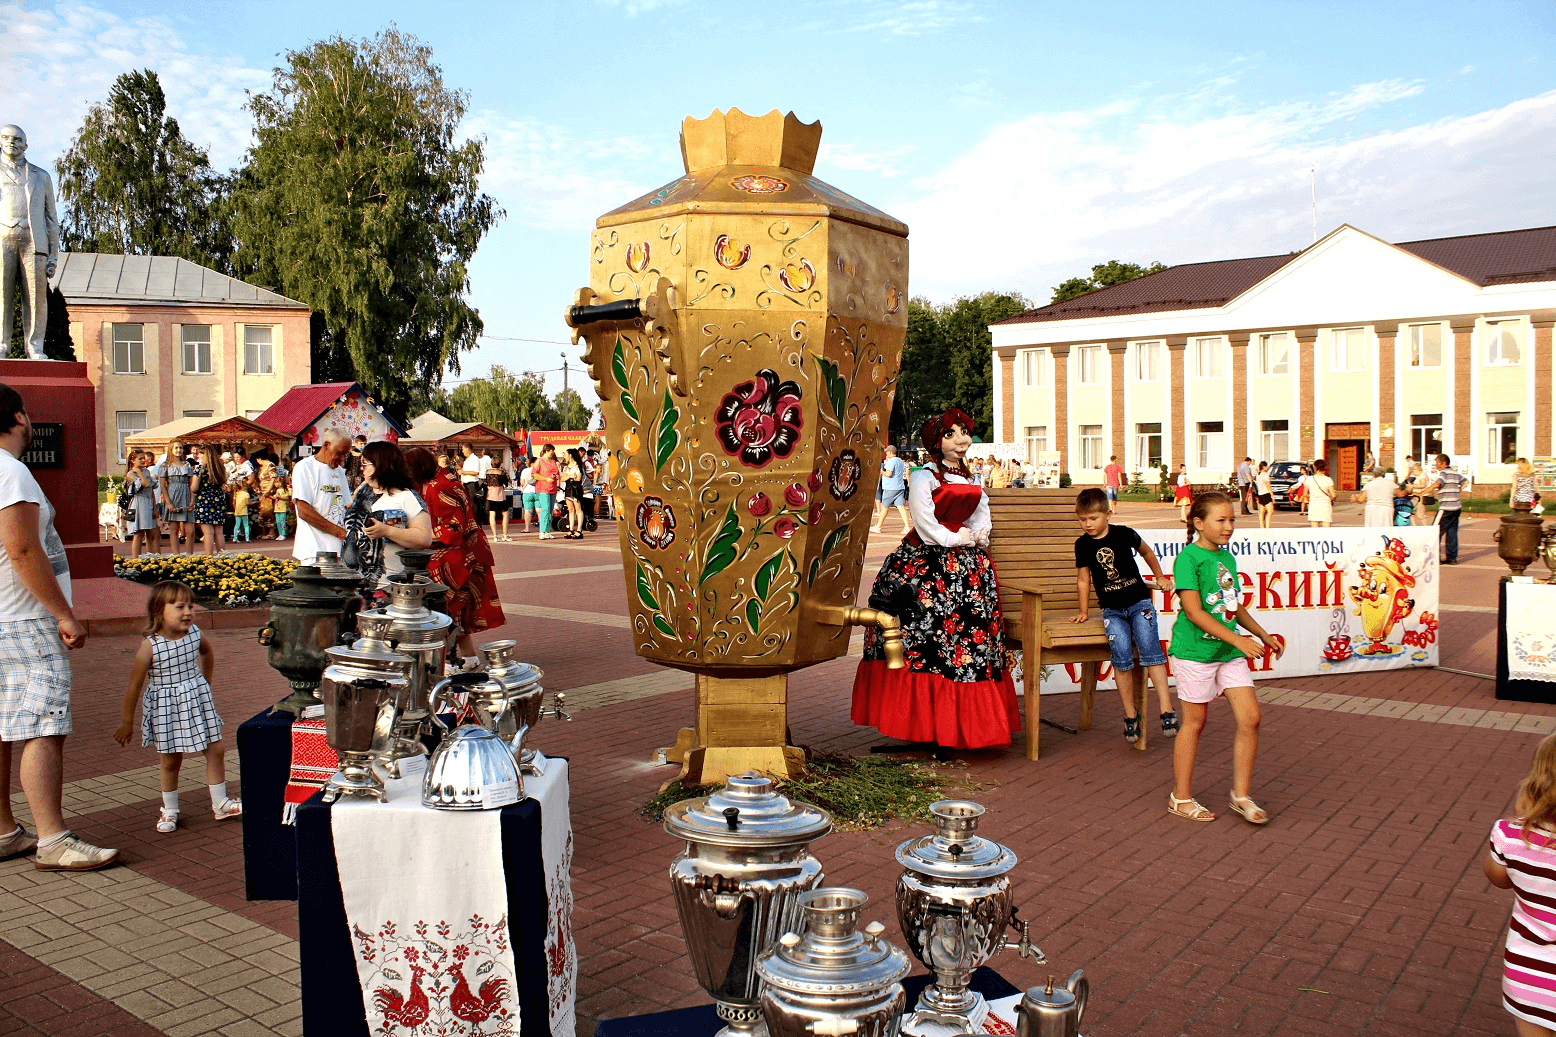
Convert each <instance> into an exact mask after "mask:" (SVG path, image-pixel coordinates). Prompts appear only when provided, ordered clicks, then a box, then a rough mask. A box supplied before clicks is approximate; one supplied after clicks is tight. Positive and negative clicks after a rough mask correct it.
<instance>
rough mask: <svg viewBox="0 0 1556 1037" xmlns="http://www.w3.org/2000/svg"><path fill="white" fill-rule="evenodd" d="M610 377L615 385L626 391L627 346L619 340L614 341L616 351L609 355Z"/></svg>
mask: <svg viewBox="0 0 1556 1037" xmlns="http://www.w3.org/2000/svg"><path fill="white" fill-rule="evenodd" d="M611 377H612V378H614V379H615V380H616V384H617V385H619V386H621V387H622V388H623V389H626V388H627V387H628V386H627V344H626V342H624V341H623V340H621V339H619V338H618V339H617V340H616V349H615V350H614V351H613V352H612V353H611Z"/></svg>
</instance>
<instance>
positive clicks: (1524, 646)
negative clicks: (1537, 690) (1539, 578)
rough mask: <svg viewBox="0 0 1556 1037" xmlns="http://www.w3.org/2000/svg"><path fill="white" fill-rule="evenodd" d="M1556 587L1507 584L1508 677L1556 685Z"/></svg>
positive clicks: (1542, 584)
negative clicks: (1553, 619)
mask: <svg viewBox="0 0 1556 1037" xmlns="http://www.w3.org/2000/svg"><path fill="white" fill-rule="evenodd" d="M1552 616H1556V585H1553V584H1548V583H1514V582H1509V583H1508V584H1507V675H1508V676H1509V677H1511V678H1512V679H1513V680H1515V681H1556V623H1553V622H1552V619H1551V617H1552Z"/></svg>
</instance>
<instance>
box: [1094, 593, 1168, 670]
mask: <svg viewBox="0 0 1556 1037" xmlns="http://www.w3.org/2000/svg"><path fill="white" fill-rule="evenodd" d="M1102 627H1103V629H1104V630H1106V631H1107V632H1108V654H1109V655H1111V656H1112V657H1113V669H1115V670H1120V671H1127V670H1132V669H1134V668H1135V650H1136V649H1139V651H1140V665H1141V666H1162V665H1165V664H1166V662H1167V655H1166V653H1164V652H1163V651H1162V636H1161V633H1160V630H1159V629H1158V627H1157V625H1156V606H1155V605H1153V604H1151V599H1150V598H1146V599H1144V600H1142V601H1137V602H1135V603H1134V604H1133V605H1131V606H1129V607H1128V608H1127V609H1103V610H1102Z"/></svg>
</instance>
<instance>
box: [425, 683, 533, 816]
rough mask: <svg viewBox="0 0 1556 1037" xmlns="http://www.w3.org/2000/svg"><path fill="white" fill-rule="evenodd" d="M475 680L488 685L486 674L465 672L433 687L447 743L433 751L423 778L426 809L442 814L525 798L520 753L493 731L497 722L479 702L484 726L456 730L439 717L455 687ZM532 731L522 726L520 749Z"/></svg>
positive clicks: (433, 710) (434, 714) (475, 705)
mask: <svg viewBox="0 0 1556 1037" xmlns="http://www.w3.org/2000/svg"><path fill="white" fill-rule="evenodd" d="M472 681H474V682H477V683H479V684H483V685H484V684H486V683H487V680H486V675H485V674H477V673H463V674H458V675H457V676H454V677H450V678H449V679H447V680H445V681H442V682H441V683H439V684H438V686H437V687H436V688H433V689H432V696H431V698H430V700H429V702H428V706H429V710H430V715H431V718H432V722H433V723H434V724H436V725H437V726H438V727H440V728H442V729H443V732H444V734H443V740H442V741H441V742H439V743H438V747H437V748H436V749H434V750H433V751H432V758H431V759H430V760H429V761H428V762H427V774H426V777H424V778H423V779H422V784H421V802H422V806H427V807H432V808H434V809H436V810H495V809H497V808H498V807H505V806H509V805H511V804H513V803H517V802H519V801H520V800H521V799H523V798H524V778H523V776H521V775H520V774H519V765H518V764H517V763H516V762H515V761H514V758H513V753H514V750H513V749H512V748H510V747H509V745H508V743H507V742H505V741H503V739H501V738H499V737H498V736H497V735H496V734H495V733H493V732H492V731H491V730H490V727H491V726H492V725H493V723H494V722H493V720H492V717H491V716H490V714H488V713H487V712H486V710H485V708H484V707H483V706H482V705H481V704H480V702H478V701H473V702H471V703H470V705H471V708H472V709H474V711H475V714H476V718H477V720H479V721H480V722H479V723H476V724H461V725H459V726H458V727H455V728H452V729H451V728H450V727H449V726H448V724H446V723H444V721H443V718H442V717H441V716H440V715H439V708H438V707H439V706H440V705H441V703H442V699H443V697H444V695H446V694H448V692H449V690H450V689H451V688H457V687H458V686H460V685H464V686H465V688H461V689H460V690H467V689H468V686H469V685H470V684H471V683H472ZM527 730H528V728H524V727H521V728H520V729H519V731H518V734H517V735H516V736H515V738H514V745H515V746H517V745H518V744H519V743H520V742H522V740H523V738H524V733H525V731H527Z"/></svg>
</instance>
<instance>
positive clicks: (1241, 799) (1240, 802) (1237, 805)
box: [1231, 792, 1270, 825]
mask: <svg viewBox="0 0 1556 1037" xmlns="http://www.w3.org/2000/svg"><path fill="white" fill-rule="evenodd" d="M1231 804H1232V810H1233V812H1235V813H1237V814H1239V815H1241V817H1242V819H1243V820H1244V821H1247V822H1248V823H1249V824H1251V825H1267V824H1269V823H1270V813H1269V811H1267V810H1265V809H1264V808H1263V807H1261V806H1260V805H1259V804H1257V803H1255V802H1254V801H1253V797H1251V796H1239V795H1237V794H1236V793H1235V792H1234V793H1232V794H1231ZM1255 814H1257V815H1259V816H1258V817H1255V816H1254V815H1255Z"/></svg>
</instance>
